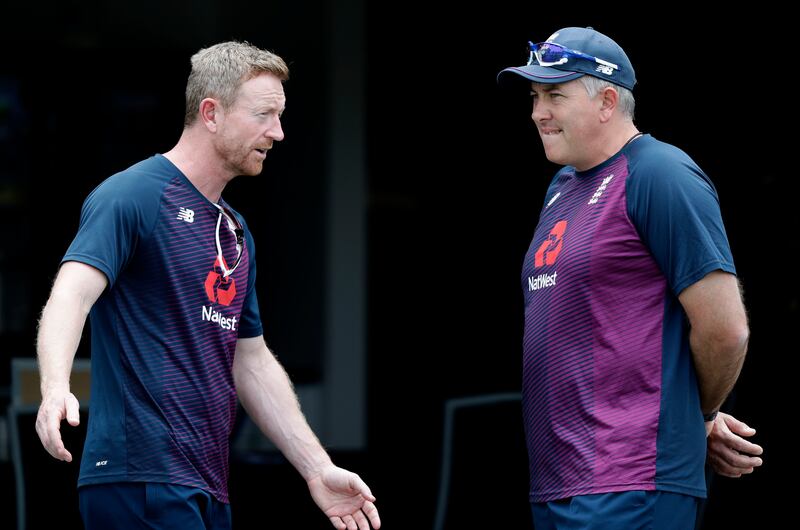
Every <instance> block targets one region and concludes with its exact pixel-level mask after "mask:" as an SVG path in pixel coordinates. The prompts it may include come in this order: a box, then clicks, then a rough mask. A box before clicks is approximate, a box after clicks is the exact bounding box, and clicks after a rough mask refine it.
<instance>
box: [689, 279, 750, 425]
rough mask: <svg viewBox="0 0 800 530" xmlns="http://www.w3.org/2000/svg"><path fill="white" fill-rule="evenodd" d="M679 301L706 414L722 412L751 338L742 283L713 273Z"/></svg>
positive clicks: (691, 287) (695, 284)
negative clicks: (684, 312) (687, 327)
mask: <svg viewBox="0 0 800 530" xmlns="http://www.w3.org/2000/svg"><path fill="white" fill-rule="evenodd" d="M678 299H679V300H680V302H681V305H683V308H684V310H685V311H686V315H687V317H688V318H689V324H690V326H691V329H690V332H689V345H690V347H691V350H692V357H693V359H694V365H695V369H696V371H697V380H698V384H699V386H700V406H701V408H702V410H703V414H708V413H710V412H713V411H716V410H718V409H719V407H720V405H722V402H723V401H724V400H725V398H726V397H727V396H728V394H729V393H730V391H731V390H732V389H733V385H734V383H736V379H737V378H738V377H739V372H740V371H741V369H742V364H743V363H744V357H745V353H746V352H747V343H748V339H749V336H750V333H749V329H748V325H747V314H746V312H745V309H744V304H743V303H742V296H741V292H740V289H739V282H738V280H737V279H736V277H735V276H734V275H732V274H729V273H727V272H723V271H719V270H717V271H713V272H710V273H709V274H707V275H706V276H705V277H704V278H702V279H701V280H699V281H698V282H696V283H694V284H692V285H690V286H689V287H687V288H686V289H684V290H683V291H682V292H681V293H680V295H679V296H678Z"/></svg>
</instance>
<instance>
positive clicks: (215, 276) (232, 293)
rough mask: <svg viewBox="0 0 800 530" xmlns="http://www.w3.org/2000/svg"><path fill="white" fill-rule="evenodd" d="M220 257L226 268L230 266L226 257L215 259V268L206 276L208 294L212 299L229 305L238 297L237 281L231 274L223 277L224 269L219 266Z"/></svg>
mask: <svg viewBox="0 0 800 530" xmlns="http://www.w3.org/2000/svg"><path fill="white" fill-rule="evenodd" d="M220 259H222V265H223V266H224V267H225V269H227V268H228V264H227V263H225V258H222V257H218V258H217V259H215V260H214V268H213V269H212V270H211V272H209V273H208V276H206V284H205V287H206V295H207V296H208V299H209V300H210V301H212V302H217V303H218V304H221V305H224V306H228V305H231V302H233V299H234V298H236V281H235V280H234V279H233V278H231V277H230V276H229V277H227V278H225V277H223V275H222V269H221V268H220V266H219V265H220V261H219V260H220Z"/></svg>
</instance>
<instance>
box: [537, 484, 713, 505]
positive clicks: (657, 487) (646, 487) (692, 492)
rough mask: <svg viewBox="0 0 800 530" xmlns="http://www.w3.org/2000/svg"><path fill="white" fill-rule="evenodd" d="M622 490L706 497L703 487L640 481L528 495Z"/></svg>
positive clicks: (546, 497) (543, 497)
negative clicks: (666, 492) (665, 492)
mask: <svg viewBox="0 0 800 530" xmlns="http://www.w3.org/2000/svg"><path fill="white" fill-rule="evenodd" d="M624 491H668V492H670V493H680V494H683V495H689V496H691V497H699V498H701V499H705V498H706V491H705V489H703V488H693V487H690V486H682V485H680V484H669V483H666V484H665V483H658V484H654V483H652V482H641V483H634V484H609V485H604V486H588V487H582V488H572V489H563V490H557V491H549V492H538V493H537V492H531V493H530V494H529V496H528V498H529V501H530V502H532V503H534V502H537V503H538V502H550V501H555V500H559V499H566V498H569V497H578V496H581V495H595V494H598V493H620V492H624Z"/></svg>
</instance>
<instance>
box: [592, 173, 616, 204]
mask: <svg viewBox="0 0 800 530" xmlns="http://www.w3.org/2000/svg"><path fill="white" fill-rule="evenodd" d="M613 178H614V175H613V174H611V175H609V176H607V177H606V178H604V179H603V182H602V183H601V184H600V186H598V187H597V191H596V192H594V195H592V198H591V199H589V202H588V203H587V204H597V201H599V200H600V196H601V195H603V192H604V191H606V188H607V187H608V183H609V182H611V179H613Z"/></svg>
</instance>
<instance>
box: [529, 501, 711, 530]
mask: <svg viewBox="0 0 800 530" xmlns="http://www.w3.org/2000/svg"><path fill="white" fill-rule="evenodd" d="M699 501H700V499H699V498H697V497H692V496H690V495H682V494H680V493H671V492H667V491H623V492H618V493H600V494H596V495H579V496H576V497H569V498H567V499H559V500H556V501H550V502H534V503H531V509H532V511H533V524H534V528H536V530H578V529H580V530H600V529H602V530H640V529H641V530H645V529H646V530H684V529H685V530H692V529H693V528H694V523H695V518H696V517H697V505H698V502H699Z"/></svg>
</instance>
